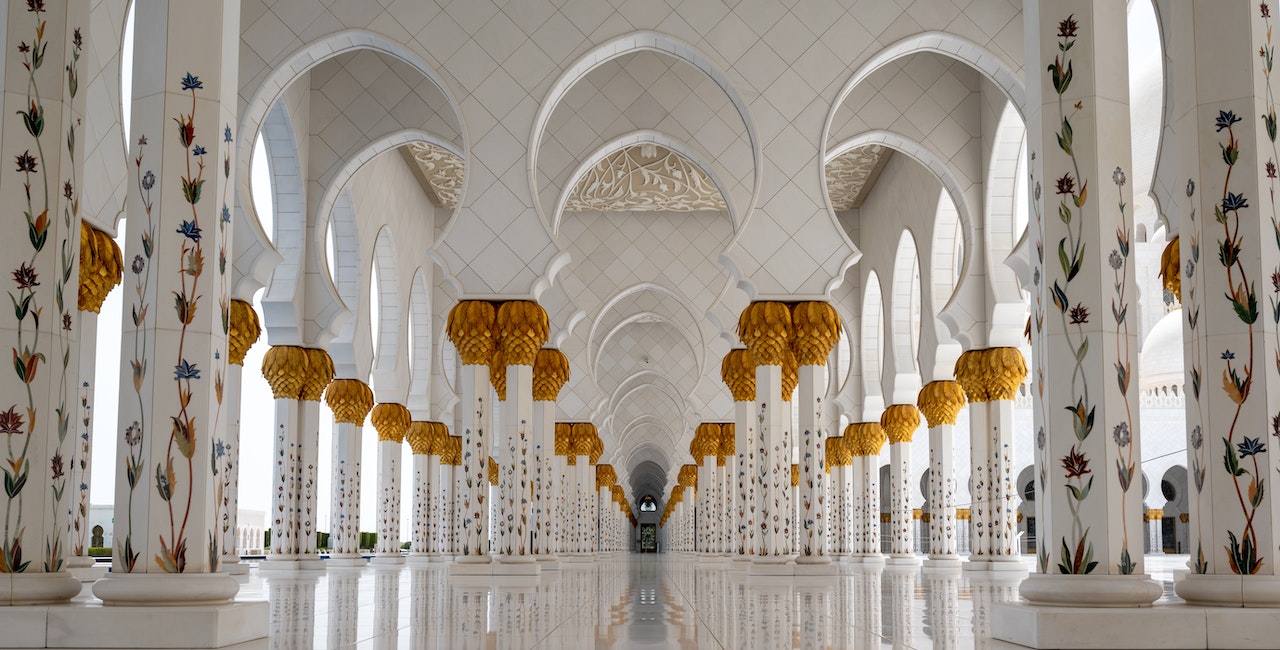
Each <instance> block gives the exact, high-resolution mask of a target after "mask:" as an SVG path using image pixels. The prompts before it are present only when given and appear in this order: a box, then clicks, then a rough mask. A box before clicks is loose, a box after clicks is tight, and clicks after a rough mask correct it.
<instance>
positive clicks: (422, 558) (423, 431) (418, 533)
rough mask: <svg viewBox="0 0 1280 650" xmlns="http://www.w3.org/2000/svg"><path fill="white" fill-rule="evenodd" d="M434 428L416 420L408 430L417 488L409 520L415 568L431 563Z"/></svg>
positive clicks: (405, 436)
mask: <svg viewBox="0 0 1280 650" xmlns="http://www.w3.org/2000/svg"><path fill="white" fill-rule="evenodd" d="M432 424H433V423H431V422H425V421H421V420H414V421H413V422H410V423H409V428H408V429H407V430H405V435H404V439H405V442H407V443H409V449H410V450H411V451H412V455H413V468H412V470H411V471H412V474H411V476H412V479H411V480H410V481H409V483H410V485H412V486H413V514H412V516H411V517H410V519H409V521H410V526H411V529H410V536H409V557H408V562H409V563H411V564H422V563H426V562H429V561H430V559H429V556H428V555H427V540H428V539H430V535H431V532H430V528H431V499H432V498H433V497H434V496H435V486H434V485H433V484H432V478H433V475H432V472H431V451H432V446H433V445H434V443H435V429H434V428H433V427H432ZM439 466H440V463H439V458H437V459H436V467H437V469H438V468H439Z"/></svg>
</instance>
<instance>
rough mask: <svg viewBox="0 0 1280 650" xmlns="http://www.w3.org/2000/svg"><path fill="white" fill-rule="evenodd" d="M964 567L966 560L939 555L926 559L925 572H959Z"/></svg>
mask: <svg viewBox="0 0 1280 650" xmlns="http://www.w3.org/2000/svg"><path fill="white" fill-rule="evenodd" d="M962 566H964V560H961V559H960V558H959V557H957V556H954V555H938V556H933V555H930V556H929V557H927V558H925V561H924V570H925V571H930V572H934V571H936V572H939V573H942V572H947V573H950V572H951V571H959V570H960V567H962Z"/></svg>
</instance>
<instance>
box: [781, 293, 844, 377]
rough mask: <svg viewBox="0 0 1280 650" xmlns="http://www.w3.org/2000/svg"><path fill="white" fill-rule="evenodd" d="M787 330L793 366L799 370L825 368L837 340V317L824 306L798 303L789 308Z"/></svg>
mask: <svg viewBox="0 0 1280 650" xmlns="http://www.w3.org/2000/svg"><path fill="white" fill-rule="evenodd" d="M791 329H792V331H793V333H794V339H795V351H796V362H797V363H798V364H799V365H802V366H825V365H827V357H828V356H830V355H831V349H832V348H834V347H835V345H836V341H837V340H838V339H839V338H840V315H839V314H838V313H836V310H835V308H834V307H832V306H831V305H830V304H829V303H826V302H818V301H811V302H798V303H796V304H795V305H794V306H793V307H792V308H791Z"/></svg>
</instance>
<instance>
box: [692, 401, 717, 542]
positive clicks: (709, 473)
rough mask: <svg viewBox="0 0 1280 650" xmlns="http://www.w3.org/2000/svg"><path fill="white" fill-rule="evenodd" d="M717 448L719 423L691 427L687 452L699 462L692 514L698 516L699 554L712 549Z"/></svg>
mask: <svg viewBox="0 0 1280 650" xmlns="http://www.w3.org/2000/svg"><path fill="white" fill-rule="evenodd" d="M719 450H720V425H718V424H714V423H711V422H703V423H701V424H699V425H698V426H697V428H696V429H695V430H694V434H693V440H691V441H690V442H689V454H690V455H691V456H692V457H693V462H694V463H696V464H697V466H698V470H697V472H698V490H697V498H696V499H695V500H694V510H695V512H696V514H695V515H694V516H695V517H696V520H697V527H698V537H697V542H696V544H697V551H698V553H700V554H710V553H714V549H713V548H712V544H713V543H714V539H715V515H714V513H713V512H712V509H713V506H714V502H715V485H716V453H717V452H718V451H719Z"/></svg>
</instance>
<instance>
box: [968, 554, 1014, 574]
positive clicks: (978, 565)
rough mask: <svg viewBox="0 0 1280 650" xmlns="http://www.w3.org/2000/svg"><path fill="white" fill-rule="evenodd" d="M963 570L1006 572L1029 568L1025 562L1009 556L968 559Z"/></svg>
mask: <svg viewBox="0 0 1280 650" xmlns="http://www.w3.org/2000/svg"><path fill="white" fill-rule="evenodd" d="M964 570H965V571H998V572H1006V573H1027V572H1028V571H1029V569H1028V568H1027V565H1026V563H1024V562H1022V560H1020V559H1018V558H1009V559H1006V560H992V559H989V558H986V559H981V560H974V559H972V558H971V559H969V560H968V561H966V562H965V563H964Z"/></svg>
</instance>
